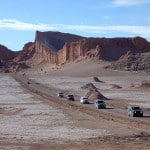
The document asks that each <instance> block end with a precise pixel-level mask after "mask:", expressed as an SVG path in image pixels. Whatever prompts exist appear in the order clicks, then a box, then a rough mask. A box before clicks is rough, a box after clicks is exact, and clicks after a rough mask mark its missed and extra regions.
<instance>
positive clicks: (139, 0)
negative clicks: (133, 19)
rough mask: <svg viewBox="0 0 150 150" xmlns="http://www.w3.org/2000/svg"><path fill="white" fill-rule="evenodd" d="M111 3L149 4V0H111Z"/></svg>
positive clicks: (121, 4)
mask: <svg viewBox="0 0 150 150" xmlns="http://www.w3.org/2000/svg"><path fill="white" fill-rule="evenodd" d="M112 3H113V4H114V5H117V6H130V5H142V4H150V0H113V2H112Z"/></svg>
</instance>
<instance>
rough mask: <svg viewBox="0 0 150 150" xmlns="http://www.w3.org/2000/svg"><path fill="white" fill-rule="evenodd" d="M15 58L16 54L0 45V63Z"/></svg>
mask: <svg viewBox="0 0 150 150" xmlns="http://www.w3.org/2000/svg"><path fill="white" fill-rule="evenodd" d="M15 56H16V52H13V51H11V50H9V49H8V48H7V47H5V46H3V45H1V44H0V61H8V60H11V59H13V58H14V57H15Z"/></svg>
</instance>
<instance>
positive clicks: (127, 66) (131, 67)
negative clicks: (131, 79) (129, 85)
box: [107, 51, 150, 73]
mask: <svg viewBox="0 0 150 150" xmlns="http://www.w3.org/2000/svg"><path fill="white" fill-rule="evenodd" d="M107 68H111V69H115V70H126V71H139V70H141V71H146V72H148V73H150V52H148V53H132V52H130V51H129V52H127V53H126V54H125V55H123V56H122V57H120V59H119V60H117V61H115V62H113V63H112V64H111V65H110V66H108V67H107Z"/></svg>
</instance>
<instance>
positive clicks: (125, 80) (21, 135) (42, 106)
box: [0, 61, 150, 150]
mask: <svg viewBox="0 0 150 150" xmlns="http://www.w3.org/2000/svg"><path fill="white" fill-rule="evenodd" d="M106 65H108V64H107V62H95V61H93V62H91V61H82V62H74V63H72V64H66V65H62V66H57V67H51V66H46V67H44V66H43V65H42V64H41V65H39V66H37V67H33V68H30V69H28V70H26V71H22V72H20V73H14V74H1V75H0V128H1V130H0V149H1V150H10V149H11V150H20V149H22V150H37V149H41V150H60V149H65V150H76V149H77V150H101V149H103V150H120V149H125V150H128V149H135V150H138V149H139V150H141V149H143V150H149V149H150V142H149V141H150V94H149V93H150V87H142V86H141V83H142V81H147V82H150V75H149V74H146V73H144V72H129V71H112V70H108V69H104V68H103V67H104V66H106ZM95 76H96V77H98V78H99V79H100V81H101V82H95V81H93V77H95ZM28 81H29V82H30V84H28ZM87 83H93V84H94V85H95V86H96V87H97V88H98V90H99V91H100V92H101V93H102V94H103V95H104V96H105V97H107V98H108V100H104V101H105V103H106V105H107V109H105V110H104V109H103V110H98V109H96V108H95V106H94V104H93V101H90V104H87V105H86V104H85V105H83V104H80V101H79V99H80V96H84V95H85V94H86V93H87V92H88V90H87V89H82V88H81V87H82V86H84V85H85V84H87ZM118 87H120V88H118ZM59 91H63V92H64V93H65V95H67V94H69V93H70V94H74V95H75V101H68V100H66V98H59V97H57V93H58V92H59ZM128 104H136V105H139V106H141V108H142V109H143V111H144V116H143V117H142V118H140V117H139V118H138V117H135V118H132V117H128V115H127V106H128Z"/></svg>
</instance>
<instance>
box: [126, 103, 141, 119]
mask: <svg viewBox="0 0 150 150" xmlns="http://www.w3.org/2000/svg"><path fill="white" fill-rule="evenodd" d="M128 116H130V117H143V111H142V109H141V108H140V107H139V106H135V105H129V106H128Z"/></svg>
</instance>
